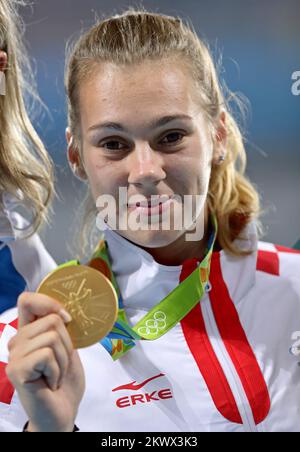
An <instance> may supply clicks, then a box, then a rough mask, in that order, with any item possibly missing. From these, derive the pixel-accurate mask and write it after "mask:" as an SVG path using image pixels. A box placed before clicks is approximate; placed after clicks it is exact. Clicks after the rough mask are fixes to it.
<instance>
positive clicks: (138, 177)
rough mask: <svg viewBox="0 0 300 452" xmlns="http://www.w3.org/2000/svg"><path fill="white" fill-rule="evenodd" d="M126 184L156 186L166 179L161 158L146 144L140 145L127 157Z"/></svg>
mask: <svg viewBox="0 0 300 452" xmlns="http://www.w3.org/2000/svg"><path fill="white" fill-rule="evenodd" d="M128 158H129V160H128V175H129V176H128V182H129V184H132V185H135V186H138V187H151V186H153V185H155V186H156V185H158V184H159V182H160V181H162V180H164V179H165V178H166V173H165V171H164V169H163V163H164V162H163V158H162V156H160V155H159V154H158V153H157V152H155V151H154V150H153V149H152V148H151V147H150V146H149V145H148V144H146V145H145V144H140V145H138V146H136V148H135V150H134V151H133V152H132V153H131V154H130V155H129V156H128Z"/></svg>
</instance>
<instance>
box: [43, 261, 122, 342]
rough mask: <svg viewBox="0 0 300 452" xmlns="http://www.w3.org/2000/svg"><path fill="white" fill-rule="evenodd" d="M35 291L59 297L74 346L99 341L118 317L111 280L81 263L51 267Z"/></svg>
mask: <svg viewBox="0 0 300 452" xmlns="http://www.w3.org/2000/svg"><path fill="white" fill-rule="evenodd" d="M37 292H38V293H42V294H44V295H48V296H49V297H51V298H54V299H55V300H57V301H59V302H60V303H61V304H62V307H63V309H65V310H66V311H67V312H68V313H69V314H70V315H71V317H72V321H71V322H70V323H69V324H68V325H67V330H68V332H69V334H70V336H71V339H72V342H73V345H74V347H75V348H84V347H88V346H90V345H93V344H96V343H97V342H99V341H100V340H101V339H103V338H104V337H105V336H107V334H108V333H110V331H111V330H112V329H113V326H114V324H115V322H116V320H117V317H118V297H117V294H116V291H115V288H114V287H113V285H112V283H111V282H110V281H109V279H108V278H106V277H105V276H104V275H103V274H102V273H100V272H99V271H97V270H95V269H93V268H90V267H86V266H84V265H73V266H69V267H63V268H60V269H58V270H55V271H54V272H52V273H50V275H48V276H47V277H46V278H45V279H44V281H43V282H42V283H41V285H40V286H39V288H38V290H37Z"/></svg>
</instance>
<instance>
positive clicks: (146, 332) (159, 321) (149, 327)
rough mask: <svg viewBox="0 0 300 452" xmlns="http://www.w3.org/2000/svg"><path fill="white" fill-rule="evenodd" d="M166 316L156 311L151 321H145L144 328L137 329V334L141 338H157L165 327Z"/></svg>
mask: <svg viewBox="0 0 300 452" xmlns="http://www.w3.org/2000/svg"><path fill="white" fill-rule="evenodd" d="M166 320H167V316H166V314H165V313H164V312H163V311H157V312H156V313H155V314H154V316H153V319H149V320H147V321H146V323H145V326H141V327H140V328H139V329H138V333H139V334H140V335H141V336H142V337H145V336H157V335H158V334H159V333H160V332H161V331H164V330H165V328H166V326H167V322H166Z"/></svg>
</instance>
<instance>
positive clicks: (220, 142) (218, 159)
mask: <svg viewBox="0 0 300 452" xmlns="http://www.w3.org/2000/svg"><path fill="white" fill-rule="evenodd" d="M227 137H228V132H227V127H226V112H225V111H224V110H222V112H221V113H220V116H219V119H218V122H217V126H216V129H215V137H214V138H215V139H214V143H215V145H214V157H213V163H214V164H215V165H220V163H222V162H223V161H224V159H225V158H226V154H227ZM222 157H223V159H222Z"/></svg>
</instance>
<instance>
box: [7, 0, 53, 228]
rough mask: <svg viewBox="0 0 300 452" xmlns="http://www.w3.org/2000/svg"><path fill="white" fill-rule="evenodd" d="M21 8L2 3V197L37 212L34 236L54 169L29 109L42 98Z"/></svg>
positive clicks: (50, 190) (13, 2)
mask: <svg viewBox="0 0 300 452" xmlns="http://www.w3.org/2000/svg"><path fill="white" fill-rule="evenodd" d="M21 5H22V6H24V5H25V3H24V2H23V1H16V0H5V1H1V2H0V50H4V51H5V52H6V53H7V55H8V66H7V69H6V70H5V77H6V95H5V96H0V119H1V127H0V171H1V178H0V195H1V193H3V192H8V193H10V194H12V195H13V196H15V197H16V198H21V199H23V202H24V204H25V205H26V206H29V207H30V209H31V211H32V212H33V220H32V224H31V225H30V226H31V227H30V234H31V233H33V232H35V231H36V230H37V229H38V227H39V226H40V224H41V223H42V222H43V221H44V220H46V218H47V207H48V205H49V203H50V200H51V197H52V194H53V191H54V190H53V166H52V163H51V160H50V158H49V156H48V154H47V152H46V150H45V148H44V145H43V143H42V142H41V140H40V138H39V136H38V134H37V133H36V131H35V129H34V128H33V126H32V123H31V121H30V119H29V116H28V113H27V111H26V108H25V101H24V98H25V96H27V95H29V97H30V98H31V99H33V100H37V99H38V97H37V95H36V94H35V91H34V81H33V77H32V71H31V67H30V63H29V60H28V56H27V54H26V52H25V49H24V45H23V42H22V41H23V39H24V36H23V35H24V26H23V23H22V21H21V18H20V16H19V15H18V11H17V8H18V7H19V6H21ZM24 73H26V77H27V81H25V79H24V76H23V74H24ZM0 198H1V196H0ZM0 203H1V200H0ZM26 235H27V234H26V232H25V236H26Z"/></svg>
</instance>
